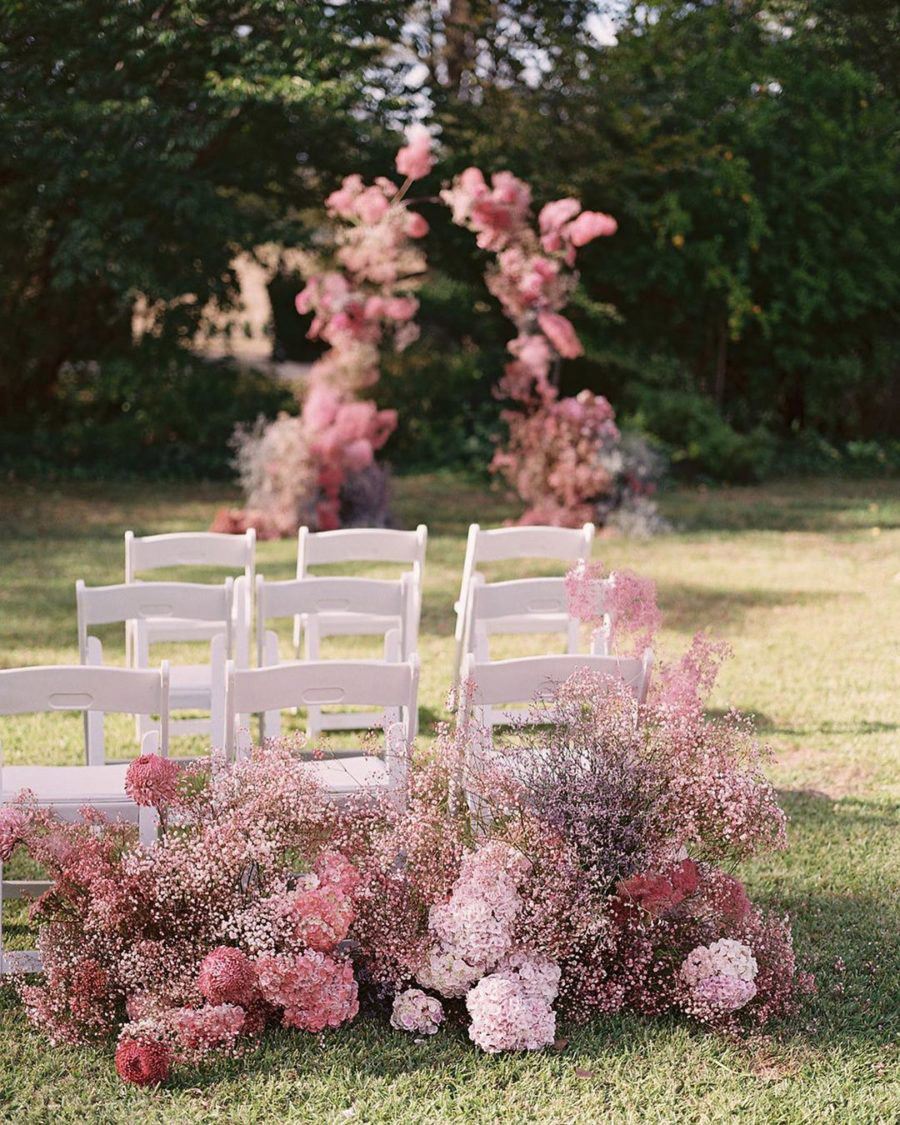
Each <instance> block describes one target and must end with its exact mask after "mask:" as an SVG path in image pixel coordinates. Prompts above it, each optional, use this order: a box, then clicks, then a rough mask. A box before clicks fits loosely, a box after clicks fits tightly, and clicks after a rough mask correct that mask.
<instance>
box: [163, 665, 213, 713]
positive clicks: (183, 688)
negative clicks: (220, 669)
mask: <svg viewBox="0 0 900 1125" xmlns="http://www.w3.org/2000/svg"><path fill="white" fill-rule="evenodd" d="M169 675H170V680H169V685H170V686H169V703H170V706H171V707H172V709H173V710H175V709H176V708H179V709H188V708H194V707H197V708H199V709H201V710H209V702H210V697H211V695H212V668H211V666H210V665H209V664H173V665H172V668H171V670H170V672H169Z"/></svg>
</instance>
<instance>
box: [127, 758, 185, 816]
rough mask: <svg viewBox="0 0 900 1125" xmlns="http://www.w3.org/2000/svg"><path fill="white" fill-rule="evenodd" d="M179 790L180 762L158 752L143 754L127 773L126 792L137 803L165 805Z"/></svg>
mask: <svg viewBox="0 0 900 1125" xmlns="http://www.w3.org/2000/svg"><path fill="white" fill-rule="evenodd" d="M177 791H178V763H177V762H173V761H172V760H171V758H161V757H160V756H159V755H158V754H141V756H140V757H139V758H135V760H134V761H133V762H132V763H131V765H130V766H129V767H128V771H127V772H126V774H125V792H126V793H127V794H128V796H129V797H130V798H131V799H132V801H134V802H135V804H137V805H153V806H158V805H164V804H167V803H168V802H169V801H171V800H173V798H174V797H175V795H176V793H177Z"/></svg>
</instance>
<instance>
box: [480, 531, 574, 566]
mask: <svg viewBox="0 0 900 1125" xmlns="http://www.w3.org/2000/svg"><path fill="white" fill-rule="evenodd" d="M593 538H594V525H593V524H592V523H586V524H585V525H584V527H582V528H569V527H498V528H492V529H490V530H488V531H484V530H482V529H481V528H478V531H477V533H476V537H475V557H474V559H473V562H474V563H475V565H476V566H477V565H478V563H482V562H501V561H502V560H504V559H559V560H561V561H563V562H575V561H577V560H578V559H581V558H587V557H588V556H589V555H590V551H591V543H592V541H593Z"/></svg>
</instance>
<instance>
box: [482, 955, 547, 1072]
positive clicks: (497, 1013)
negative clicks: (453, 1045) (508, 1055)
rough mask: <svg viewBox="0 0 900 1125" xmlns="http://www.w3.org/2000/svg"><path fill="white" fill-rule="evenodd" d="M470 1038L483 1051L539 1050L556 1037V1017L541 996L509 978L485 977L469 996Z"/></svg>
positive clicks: (493, 1052)
mask: <svg viewBox="0 0 900 1125" xmlns="http://www.w3.org/2000/svg"><path fill="white" fill-rule="evenodd" d="M466 1008H467V1009H468V1012H469V1016H470V1017H471V1023H470V1024H469V1038H470V1039H471V1040H472V1042H473V1043H475V1044H476V1045H477V1046H479V1047H480V1048H481V1049H482V1050H483V1051H487V1052H489V1053H490V1054H496V1053H497V1052H499V1051H537V1050H540V1049H541V1048H542V1047H549V1046H550V1045H551V1044H552V1043H553V1041H554V1039H555V1037H556V1015H555V1013H554V1011H553V1009H552V1008H551V1007H550V1005H549V1004H548V1003H547V1002H546V1000H544V999H543V998H542V997H541V996H540V995H538V994H536V993H535V992H529V990H528V989H527V988H526V987H525V985H524V984H523V983H522V982H521V981H519V980H516V979H513V978H512V977H511V976H508V975H499V974H492V975H490V976H486V977H483V978H482V979H481V980H480V981H479V982H478V984H477V985H476V986H475V987H474V988H473V989H472V990H471V991H470V992H469V993H468V995H467V996H466Z"/></svg>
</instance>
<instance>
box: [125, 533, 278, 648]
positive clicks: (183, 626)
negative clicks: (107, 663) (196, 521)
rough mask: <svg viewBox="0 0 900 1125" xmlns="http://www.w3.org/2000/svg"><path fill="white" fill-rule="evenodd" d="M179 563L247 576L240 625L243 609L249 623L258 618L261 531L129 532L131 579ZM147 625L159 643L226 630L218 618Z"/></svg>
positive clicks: (204, 637)
mask: <svg viewBox="0 0 900 1125" xmlns="http://www.w3.org/2000/svg"><path fill="white" fill-rule="evenodd" d="M176 566H197V567H204V568H205V569H221V570H228V571H231V572H232V575H231V576H232V577H233V578H238V577H240V576H241V575H243V578H244V583H243V585H242V586H241V587H240V589H241V590H242V591H243V594H244V598H245V599H246V602H245V604H244V605H243V606H242V607H241V606H239V604H238V603H237V602H236V603H235V624H237V623H238V616H239V615H238V612H237V611H238V609H240V608H242V610H243V618H244V619H245V620H246V622H247V627H248V629H249V623H250V621H251V619H252V614H253V606H252V604H251V599H252V598H253V589H254V579H255V576H256V531H255V530H254V529H253V528H249V529H248V530H247V531H246V532H245V533H244V534H243V535H225V534H221V533H219V532H214V531H176V532H171V533H168V534H165V535H145V536H137V537H136V536H135V534H134V532H133V531H126V532H125V581H126V583H129V584H130V583H132V582H138V581H140V575H141V574H145V573H147V572H152V571H154V570H165V569H167V568H169V567H176ZM143 629H144V630H145V631H146V633H147V641H148V643H149V644H154V643H156V642H160V641H209V640H212V638H213V637H214V636H215V635H216V633H218V632H220V631H221V630H220V629H219V628H218V627H217V625H216V623H215V622H210V621H204V620H193V619H191V618H187V619H183V620H176V619H175V618H162V619H160V620H152V619H151V620H149V621H147V622H145V623H144V625H143ZM127 644H128V663H129V666H131V665H132V664H133V659H132V653H133V648H134V644H135V642H134V630H133V627H132V628H130V629H129V630H128V634H127Z"/></svg>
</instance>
